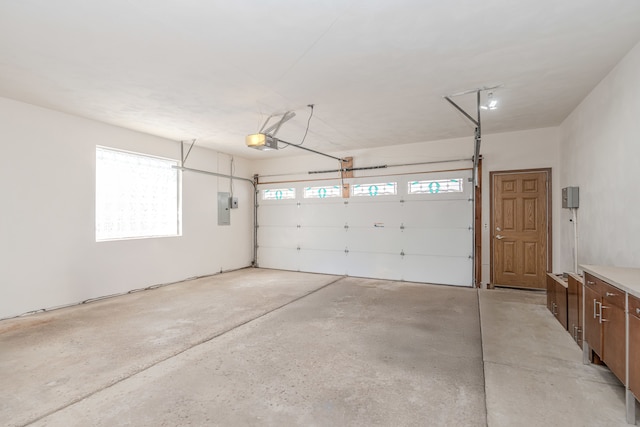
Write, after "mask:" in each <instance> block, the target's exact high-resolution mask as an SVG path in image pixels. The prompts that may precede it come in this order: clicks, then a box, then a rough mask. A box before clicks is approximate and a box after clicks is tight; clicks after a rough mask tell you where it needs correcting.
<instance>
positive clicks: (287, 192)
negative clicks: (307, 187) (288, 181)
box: [262, 188, 296, 200]
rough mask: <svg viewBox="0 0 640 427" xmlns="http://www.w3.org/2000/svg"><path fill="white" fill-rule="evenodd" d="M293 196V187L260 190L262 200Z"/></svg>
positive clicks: (291, 197) (294, 191)
mask: <svg viewBox="0 0 640 427" xmlns="http://www.w3.org/2000/svg"><path fill="white" fill-rule="evenodd" d="M295 198H296V189H295V188H272V189H269V190H262V200H291V199H295Z"/></svg>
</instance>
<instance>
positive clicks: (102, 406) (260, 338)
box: [0, 269, 625, 426]
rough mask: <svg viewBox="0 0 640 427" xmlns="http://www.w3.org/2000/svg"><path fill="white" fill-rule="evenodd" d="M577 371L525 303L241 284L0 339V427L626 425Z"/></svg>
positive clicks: (615, 401)
mask: <svg viewBox="0 0 640 427" xmlns="http://www.w3.org/2000/svg"><path fill="white" fill-rule="evenodd" d="M480 317H482V323H481V324H480V320H479V319H480ZM481 326H482V328H481ZM581 361H582V356H581V352H580V350H579V349H578V347H577V346H575V344H573V342H572V341H571V338H570V337H569V335H568V333H566V332H564V331H563V330H562V328H561V327H560V325H559V324H558V323H557V322H556V321H555V320H554V319H553V318H552V317H551V315H550V314H549V313H548V312H546V308H545V306H544V295H542V294H536V293H531V292H522V291H504V290H492V291H480V292H478V291H476V290H472V289H462V288H454V287H444V286H431V285H420V284H409V283H399V282H388V281H382V280H371V279H357V278H343V277H337V276H326V275H316V274H305V273H293V272H282V271H273V270H260V269H246V270H241V271H237V272H232V273H225V274H221V275H217V276H213V277H208V278H202V279H197V280H193V281H189V282H182V283H178V284H174V285H170V286H166V287H162V288H158V289H154V290H150V291H145V292H139V293H135V294H130V295H125V296H121V297H115V298H110V299H107V300H103V301H99V302H94V303H90V304H86V305H81V306H77V307H71V308H67V309H61V310H56V311H52V312H49V313H40V314H36V315H32V316H28V317H24V318H18V319H11V320H5V321H3V322H0V378H2V387H0V425H11V426H14V425H34V426H74V425H77V426H86V425H92V426H113V425H134V426H147V425H148V426H158V425H167V426H174V425H225V426H226V425H305V426H306V425H319V426H320V425H332V426H337V425H366V426H369V425H392V426H401V425H407V426H408V425H412V426H413V425H429V426H476V425H477V426H483V425H487V423H488V425H491V426H506V425H509V426H515V425H524V426H538V425H539V426H543V425H544V426H548V425H563V426H564V425H567V426H568V425H576V426H577V425H590V426H591V425H602V426H605V425H606V426H611V425H625V424H624V399H623V394H622V387H621V386H620V384H619V383H618V382H617V381H616V380H615V378H613V377H612V375H611V374H610V373H609V372H608V371H607V370H606V368H603V367H597V366H585V365H582V362H581ZM485 377H486V378H485Z"/></svg>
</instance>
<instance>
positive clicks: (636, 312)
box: [629, 296, 640, 397]
mask: <svg viewBox="0 0 640 427" xmlns="http://www.w3.org/2000/svg"><path fill="white" fill-rule="evenodd" d="M629 390H631V392H632V393H633V394H634V395H635V396H637V397H638V396H640V298H636V297H633V296H629Z"/></svg>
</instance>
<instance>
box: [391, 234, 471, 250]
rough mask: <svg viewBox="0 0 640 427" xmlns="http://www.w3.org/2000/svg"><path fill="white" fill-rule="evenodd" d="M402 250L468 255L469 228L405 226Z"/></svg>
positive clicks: (469, 245) (469, 247) (469, 243)
mask: <svg viewBox="0 0 640 427" xmlns="http://www.w3.org/2000/svg"><path fill="white" fill-rule="evenodd" d="M404 231H405V233H404V245H403V247H404V252H405V253H407V254H412V255H436V254H437V255H445V256H468V255H470V254H471V250H472V239H471V238H472V235H471V230H469V229H450V228H446V229H445V228H407V229H405V230H404Z"/></svg>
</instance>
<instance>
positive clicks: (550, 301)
mask: <svg viewBox="0 0 640 427" xmlns="http://www.w3.org/2000/svg"><path fill="white" fill-rule="evenodd" d="M547 308H548V309H549V311H550V312H551V313H552V314H553V315H554V316H555V318H556V319H558V322H560V324H561V325H562V327H563V328H565V329H567V284H566V282H565V281H564V280H563V279H562V275H559V274H551V273H547Z"/></svg>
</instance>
